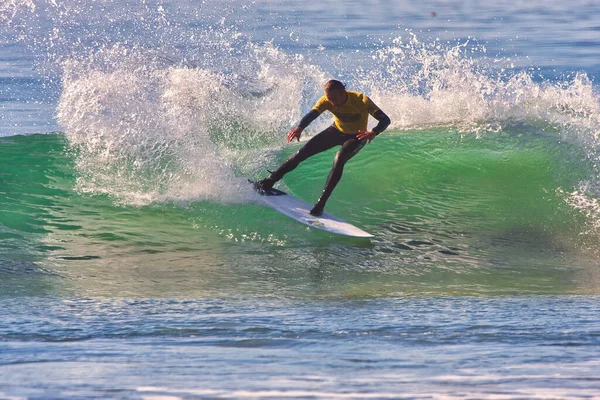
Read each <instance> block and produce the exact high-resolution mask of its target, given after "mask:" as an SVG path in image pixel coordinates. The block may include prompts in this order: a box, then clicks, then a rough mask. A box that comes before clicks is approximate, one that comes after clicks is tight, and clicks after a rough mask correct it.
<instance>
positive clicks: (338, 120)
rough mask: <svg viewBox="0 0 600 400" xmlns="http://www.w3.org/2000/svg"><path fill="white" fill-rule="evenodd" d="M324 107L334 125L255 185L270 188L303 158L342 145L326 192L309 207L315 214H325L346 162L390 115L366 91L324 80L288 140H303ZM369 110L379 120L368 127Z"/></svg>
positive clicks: (377, 133)
mask: <svg viewBox="0 0 600 400" xmlns="http://www.w3.org/2000/svg"><path fill="white" fill-rule="evenodd" d="M324 111H329V112H330V113H332V114H333V117H334V123H333V125H331V126H330V127H329V128H327V129H325V130H324V131H322V132H321V133H319V134H317V135H315V136H313V137H312V138H311V139H310V140H309V141H308V142H306V144H305V145H304V146H303V147H302V148H301V149H300V150H298V151H297V152H296V153H294V154H293V155H291V156H290V157H289V158H288V159H287V160H285V161H284V163H283V164H281V166H280V167H279V168H277V169H276V170H275V172H272V173H271V175H269V176H268V177H267V178H265V179H263V180H261V181H258V182H256V183H255V184H254V187H255V189H257V190H259V191H261V190H262V191H268V190H270V189H271V188H272V187H273V185H274V184H275V183H276V182H277V181H279V180H280V179H282V178H283V176H284V175H285V174H287V173H288V172H290V171H293V170H294V169H295V168H296V167H297V166H298V164H300V163H301V162H302V161H304V160H306V159H307V158H309V157H312V156H314V155H315V154H318V153H321V152H323V151H325V150H329V149H331V148H332V147H334V146H342V148H341V149H340V150H339V151H338V152H337V153H336V155H335V158H334V160H333V167H332V168H331V172H329V176H328V177H327V182H326V183H325V189H323V193H322V194H321V197H319V200H317V202H316V204H315V206H314V207H313V209H312V210H310V214H311V215H314V216H320V215H322V214H323V209H324V208H325V203H327V199H329V196H331V193H332V192H333V189H334V188H335V186H336V185H337V183H338V182H339V181H340V178H341V177H342V171H343V170H344V164H346V162H347V161H348V160H350V159H351V158H352V157H354V156H355V155H356V153H358V152H359V151H360V149H362V148H363V147H364V145H365V144H366V143H371V140H373V138H375V136H377V135H379V134H380V133H381V132H383V131H384V130H385V129H386V128H387V127H388V125H389V124H390V118H389V117H388V116H387V115H385V113H384V112H383V111H381V109H380V108H379V107H377V106H376V105H375V103H373V101H371V99H369V97H367V96H366V95H365V94H363V93H359V92H351V91H349V90H346V87H345V86H344V84H343V83H342V82H340V81H336V80H330V81H328V82H327V83H326V84H325V95H324V96H322V97H321V98H320V99H319V101H317V104H315V106H314V107H313V108H312V109H311V110H310V111H309V112H308V113H307V114H306V115H305V116H304V117H303V118H302V119H301V120H300V123H299V124H298V126H297V127H295V128H293V129H291V130H290V131H289V132H288V134H287V141H288V143H289V142H291V141H292V140H294V138H295V139H296V140H298V141H300V135H302V131H303V130H304V129H305V128H306V127H307V126H308V125H309V124H310V123H311V122H313V121H314V120H315V119H316V118H317V117H318V116H319V115H321V114H322V113H323V112H324ZM369 114H370V115H372V116H373V117H374V118H375V119H377V120H378V121H379V123H378V124H377V126H376V127H375V128H373V129H372V130H370V131H367V121H368V119H369Z"/></svg>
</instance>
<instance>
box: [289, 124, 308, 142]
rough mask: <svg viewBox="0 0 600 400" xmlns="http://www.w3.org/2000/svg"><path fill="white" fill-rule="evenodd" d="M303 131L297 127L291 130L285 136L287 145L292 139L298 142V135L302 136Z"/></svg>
mask: <svg viewBox="0 0 600 400" xmlns="http://www.w3.org/2000/svg"><path fill="white" fill-rule="evenodd" d="M303 130H304V128H301V127H299V126H297V127H295V128H294V129H291V130H290V131H289V132H288V134H287V141H288V143H289V142H291V141H292V140H294V138H296V139H297V140H298V141H300V135H302V131H303Z"/></svg>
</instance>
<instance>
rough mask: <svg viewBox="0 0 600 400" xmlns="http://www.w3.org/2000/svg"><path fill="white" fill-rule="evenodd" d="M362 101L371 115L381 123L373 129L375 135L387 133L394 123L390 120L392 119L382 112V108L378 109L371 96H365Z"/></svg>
mask: <svg viewBox="0 0 600 400" xmlns="http://www.w3.org/2000/svg"><path fill="white" fill-rule="evenodd" d="M362 101H363V104H364V105H365V107H366V108H367V111H368V112H369V114H371V115H372V116H373V118H375V119H376V120H377V121H379V123H378V124H377V126H376V127H375V128H373V132H375V135H379V134H380V133H381V132H383V131H385V129H386V128H387V127H388V126H389V125H390V123H391V122H392V121H391V120H390V117H388V116H387V115H386V114H385V113H384V112H383V111H381V108H379V107H377V105H376V104H375V103H373V100H371V99H370V98H369V96H366V95H363V98H362Z"/></svg>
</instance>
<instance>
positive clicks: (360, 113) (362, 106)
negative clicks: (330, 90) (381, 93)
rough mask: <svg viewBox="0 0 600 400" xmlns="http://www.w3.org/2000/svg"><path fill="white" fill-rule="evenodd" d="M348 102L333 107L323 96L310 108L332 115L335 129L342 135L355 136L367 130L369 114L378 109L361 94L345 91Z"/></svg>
mask: <svg viewBox="0 0 600 400" xmlns="http://www.w3.org/2000/svg"><path fill="white" fill-rule="evenodd" d="M346 94H347V95H348V100H346V102H345V103H344V104H343V105H341V106H340V107H335V106H334V105H333V104H332V103H331V102H330V101H329V100H327V96H323V97H321V98H320V99H319V101H317V104H315V106H314V107H313V108H312V109H313V110H315V111H316V112H318V113H319V114H322V113H323V111H329V112H331V113H332V114H333V117H334V124H335V127H336V128H337V129H338V130H339V131H340V132H342V133H345V134H348V135H355V134H357V133H358V131H359V130H366V129H367V121H368V120H369V114H371V115H374V114H375V113H376V112H377V111H378V110H379V107H377V106H376V105H375V103H373V101H372V100H371V99H370V98H369V97H368V96H367V95H366V94H363V93H359V92H351V91H349V90H346Z"/></svg>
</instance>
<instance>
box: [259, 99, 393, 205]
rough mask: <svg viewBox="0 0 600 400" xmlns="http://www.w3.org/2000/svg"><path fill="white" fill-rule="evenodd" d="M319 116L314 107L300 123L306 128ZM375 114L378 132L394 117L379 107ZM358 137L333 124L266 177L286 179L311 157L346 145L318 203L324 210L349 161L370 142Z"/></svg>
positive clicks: (340, 152) (300, 125) (337, 157)
mask: <svg viewBox="0 0 600 400" xmlns="http://www.w3.org/2000/svg"><path fill="white" fill-rule="evenodd" d="M318 116H319V113H318V112H316V111H315V110H311V111H310V112H309V113H308V114H306V115H305V116H304V118H302V120H301V121H300V123H299V124H298V126H299V127H301V128H305V127H306V126H307V125H308V124H310V123H311V122H312V121H313V120H314V119H315V118H317V117H318ZM374 117H375V118H376V119H377V120H378V121H379V124H378V125H377V126H376V127H375V128H373V132H375V134H376V135H378V134H379V133H381V132H382V131H384V130H385V129H386V128H387V127H388V125H389V124H390V119H389V117H388V116H387V115H385V113H383V111H381V110H378V111H377V112H376V113H375V115H374ZM357 136H358V134H355V135H349V134H346V133H342V132H340V131H339V130H338V129H337V128H336V126H335V125H332V126H330V127H329V128H327V129H325V130H324V131H322V132H320V133H318V134H317V135H315V136H313V137H312V138H311V139H310V140H309V141H308V142H306V144H305V145H304V146H303V147H302V148H301V149H300V150H298V151H297V152H296V153H294V154H292V155H291V156H290V157H289V158H288V159H287V160H285V162H284V163H283V164H281V166H280V167H279V168H277V170H275V171H274V172H273V173H272V174H271V175H270V176H269V177H268V178H267V179H265V181H270V182H269V183H270V184H271V185H272V183H275V182H277V181H278V180H280V179H281V178H283V176H284V175H285V174H287V173H288V172H290V171H293V170H294V169H295V168H296V167H297V166H298V164H300V163H301V162H302V161H304V160H306V159H307V158H309V157H312V156H314V155H315V154H318V153H321V152H323V151H325V150H329V149H331V148H332V147H334V146H342V148H341V149H340V150H339V151H338V152H337V153H336V155H335V158H334V160H333V167H332V168H331V171H330V172H329V176H328V177H327V182H326V183H325V189H324V190H323V193H322V194H321V197H319V200H318V201H317V205H319V206H320V208H321V209H322V208H323V207H324V206H325V203H326V202H327V200H328V199H329V196H331V193H332V192H333V189H335V187H336V185H337V184H338V182H339V181H340V179H341V177H342V172H343V170H344V165H345V164H346V162H347V161H348V160H350V159H351V158H352V157H354V156H355V155H356V154H357V153H358V152H359V151H360V150H361V149H362V148H363V147H364V145H365V144H366V143H367V141H366V140H358V139H357Z"/></svg>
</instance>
